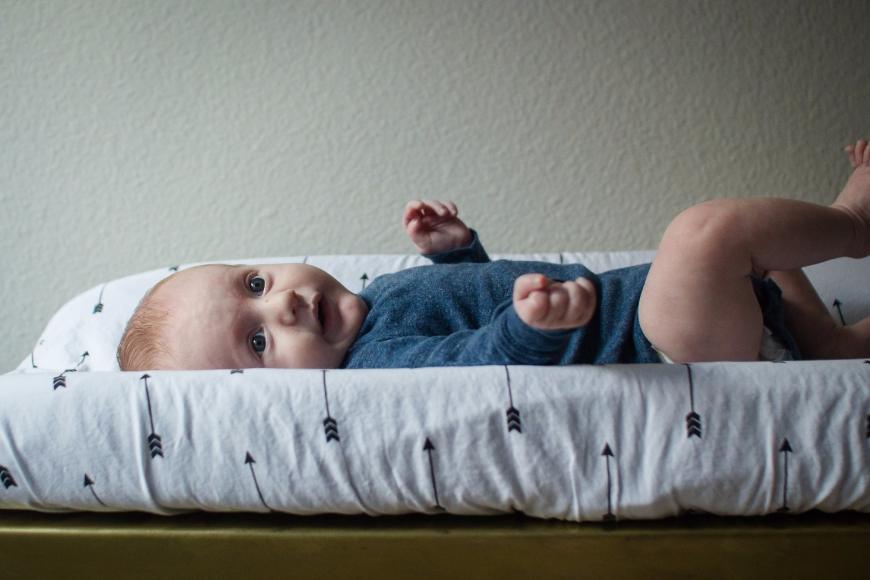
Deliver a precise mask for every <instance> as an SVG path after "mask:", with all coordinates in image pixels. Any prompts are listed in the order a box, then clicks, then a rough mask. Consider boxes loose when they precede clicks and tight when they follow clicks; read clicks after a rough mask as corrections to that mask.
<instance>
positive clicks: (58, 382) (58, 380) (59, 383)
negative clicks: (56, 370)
mask: <svg viewBox="0 0 870 580" xmlns="http://www.w3.org/2000/svg"><path fill="white" fill-rule="evenodd" d="M88 354H89V353H88V351H85V352H84V353H82V358H80V359H79V362H77V363H76V368H74V369H66V370H65V371H63V372H62V373H60V374H59V375H57V376H56V377H54V378H53V379H52V380H51V382H52V385H53V389H52V390H55V391H56V390H58V389H59V388H60V387H63V388H66V377H65V376H64V375H65V374H66V373H74V372H76V371H77V370H79V369H78V367H80V366H81V365H82V363H83V362H85V359H86V358H87V357H88Z"/></svg>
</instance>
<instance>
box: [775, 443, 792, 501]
mask: <svg viewBox="0 0 870 580" xmlns="http://www.w3.org/2000/svg"><path fill="white" fill-rule="evenodd" d="M779 452H780V453H782V454H783V463H784V464H785V467H784V470H785V477H784V478H783V481H782V506H781V507H780V508H779V509H778V510H776V511H778V512H787V511H789V509H788V454H789V453H793V451H792V448H791V445H789V443H788V438H786V439H783V440H782V445H780V447H779Z"/></svg>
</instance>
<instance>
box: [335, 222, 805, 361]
mask: <svg viewBox="0 0 870 580" xmlns="http://www.w3.org/2000/svg"><path fill="white" fill-rule="evenodd" d="M471 233H472V236H473V238H472V241H471V243H470V244H469V245H468V246H466V247H464V248H457V249H454V250H451V251H448V252H443V253H440V254H429V255H426V256H425V257H427V258H429V259H430V260H432V262H433V265H431V266H419V267H415V268H408V269H405V270H400V271H398V272H395V273H393V274H385V275H383V276H378V277H377V278H375V279H374V280H373V281H372V283H371V284H370V285H369V286H368V287H367V288H365V289H364V290H363V291H362V292H360V294H359V296H360V298H362V299H363V300H364V301H365V303H366V305H368V307H369V312H368V314H367V315H366V318H365V320H364V321H363V323H362V325H361V327H360V330H359V332H358V334H357V338H356V341H355V342H354V343H353V344H352V345H351V347H350V348H349V349H348V351H347V354H346V356H345V359H344V361H342V364H341V367H342V368H395V367H403V368H408V367H433V366H464V365H468V366H474V365H494V364H511V365H568V364H608V363H658V362H660V359H659V357H658V354H657V353H656V352H655V351H654V350H653V348H652V345H651V344H650V342H649V340H647V338H646V336H644V334H643V332H642V331H641V329H640V322H639V320H638V315H637V305H638V302H639V300H640V293H641V290H642V288H643V283H644V280H645V279H646V276H647V273H648V272H649V268H650V264H643V265H639V266H631V267H628V268H620V269H618V270H611V271H608V272H604V273H602V274H595V273H593V272H592V271H591V270H589V269H588V268H586V267H585V266H582V265H580V264H552V263H549V262H534V261H514V260H497V261H495V262H493V261H490V259H489V256H488V255H487V254H486V251H485V250H484V249H483V246H482V245H481V243H480V240H479V238H478V235H477V232H476V231H474V230H471ZM527 273H539V274H544V275H545V276H547V277H549V278H550V279H552V280H557V281H565V280H574V279H575V278H578V277H580V276H582V277H584V278H587V279H589V280H590V281H591V282H592V283H593V284H594V285H595V289H596V291H597V292H598V307H597V309H596V312H595V314H594V316H593V318H592V320H591V321H590V322H589V323H588V324H587V325H586V326H584V327H582V328H575V329H570V330H539V329H536V328H532V327H531V326H529V325H527V324H525V323H524V322H523V321H522V320H521V319H520V317H519V315H518V314H517V312H516V310H515V309H514V307H513V285H514V280H516V279H517V278H518V277H519V276H521V275H523V274H527ZM753 283H754V286H755V289H756V295H757V296H758V298H759V303H760V304H761V306H762V311H763V312H764V319H765V324H766V325H767V326H768V328H770V329H771V330H772V331H774V334H775V336H777V338H779V339H780V340H782V341H783V342H784V343H785V344H786V346H788V347H789V349H790V350H791V351H792V353H793V355H795V358H796V359H797V358H800V355H799V353H798V352H797V347H796V345H795V344H794V340H793V339H792V338H791V335H790V334H789V333H788V331H787V330H786V329H785V327H784V323H783V320H782V304H781V300H780V299H779V298H780V292H779V288H778V287H777V286H776V285H775V284H774V283H773V282H772V281H770V280H753Z"/></svg>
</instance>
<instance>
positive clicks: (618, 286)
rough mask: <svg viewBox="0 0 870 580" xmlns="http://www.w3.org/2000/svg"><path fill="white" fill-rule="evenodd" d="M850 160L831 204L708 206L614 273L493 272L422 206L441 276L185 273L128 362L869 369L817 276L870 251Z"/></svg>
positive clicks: (866, 154)
mask: <svg viewBox="0 0 870 580" xmlns="http://www.w3.org/2000/svg"><path fill="white" fill-rule="evenodd" d="M846 152H847V155H848V157H849V160H850V162H851V165H852V168H853V172H852V175H851V176H850V178H849V180H848V182H847V183H846V186H845V188H844V189H843V191H842V192H841V193H840V195H839V196H838V197H837V199H836V200H835V201H834V203H833V204H832V205H831V206H822V205H816V204H812V203H807V202H802V201H797V200H789V199H771V198H757V199H721V200H713V201H707V202H703V203H700V204H698V205H695V206H692V207H690V208H689V209H687V210H685V211H683V212H682V213H680V214H679V215H678V216H677V217H676V218H675V219H674V220H673V221H672V222H671V223H670V225H669V226H668V228H667V229H666V231H665V233H664V236H663V238H662V240H661V243H660V245H659V248H658V251H657V253H656V256H655V260H654V261H653V263H652V264H644V265H641V266H634V267H629V268H622V269H619V270H612V271H610V272H604V273H602V274H594V273H593V272H591V271H590V270H588V269H586V268H585V267H584V266H582V265H579V264H566V265H559V264H551V263H545V262H523V261H508V260H499V261H496V262H492V261H490V260H489V257H488V256H487V255H486V252H485V251H484V249H483V247H482V245H481V243H480V240H479V239H478V237H477V233H476V232H475V231H474V230H471V229H469V228H468V227H467V226H466V225H465V224H464V223H463V222H462V220H460V219H459V217H458V210H457V208H456V205H455V204H453V203H451V202H446V203H442V202H439V201H412V202H409V203H408V204H407V206H406V207H405V211H404V216H403V223H404V227H405V230H406V231H407V234H408V236H409V237H410V239H411V241H412V243H413V244H414V245H415V246H416V247H417V249H418V250H419V251H420V252H421V253H422V254H423V255H424V256H426V257H427V258H429V259H431V260H432V262H433V263H434V265H431V266H422V267H417V268H409V269H406V270H402V271H399V272H396V273H394V274H388V275H384V276H379V277H378V278H376V279H375V280H373V281H372V283H371V284H370V285H369V286H368V287H367V288H365V289H363V290H362V292H360V293H359V294H354V293H353V292H351V291H350V290H348V289H347V288H345V287H344V286H342V285H341V284H340V283H339V282H338V281H337V280H336V279H335V278H333V277H331V276H330V275H329V274H327V273H326V272H324V271H323V270H320V269H318V268H315V267H313V266H309V265H305V264H280V265H261V266H228V265H206V266H198V267H194V268H189V269H187V270H182V271H180V272H177V273H175V274H173V275H171V276H169V277H168V278H166V279H165V280H163V281H161V282H160V283H159V284H157V285H156V286H155V287H154V288H152V289H151V290H150V291H149V292H148V293H147V294H146V295H145V297H144V298H143V299H142V301H141V303H140V304H139V306H138V308H137V310H136V312H135V313H134V315H133V317H132V318H131V320H130V322H129V323H128V325H127V328H126V330H125V332H124V336H123V338H122V340H121V344H120V347H119V349H118V360H119V363H120V366H121V369H122V370H145V369H149V370H150V369H178V370H180V369H214V368H248V367H287V368H360V367H368V368H372V367H375V368H377V367H417V366H447V365H485V364H546V365H549V364H578V363H595V364H604V363H648V362H662V361H665V362H696V361H755V360H773V359H776V360H780V359H796V358H813V359H815V358H860V357H867V356H870V318H865V319H864V320H861V321H859V322H857V323H856V324H853V325H851V326H840V325H838V324H837V323H836V322H835V321H834V319H833V318H832V317H831V316H830V315H829V314H828V311H827V309H826V308H825V306H824V304H823V303H822V302H821V300H820V299H819V297H818V295H817V294H816V293H815V291H814V290H813V288H812V286H811V285H810V283H809V281H808V280H807V278H806V277H805V276H804V274H803V273H802V272H801V270H800V268H801V267H803V266H808V265H811V264H816V263H818V262H823V261H825V260H830V259H832V258H838V257H843V256H848V257H852V258H863V257H865V256H868V255H870V146H868V143H867V142H866V141H864V140H860V141H858V142H857V143H856V144H855V145H854V146H853V145H849V146H847V147H846ZM777 348H778V350H777ZM771 353H773V354H771Z"/></svg>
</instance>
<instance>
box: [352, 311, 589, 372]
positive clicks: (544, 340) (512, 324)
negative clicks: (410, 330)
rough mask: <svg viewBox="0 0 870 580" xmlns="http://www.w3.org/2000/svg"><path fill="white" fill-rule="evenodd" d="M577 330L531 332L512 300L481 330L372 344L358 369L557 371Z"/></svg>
mask: <svg viewBox="0 0 870 580" xmlns="http://www.w3.org/2000/svg"><path fill="white" fill-rule="evenodd" d="M575 330H576V329H575ZM575 330H538V329H537V328H533V327H531V326H529V325H527V324H526V323H525V322H523V321H522V319H520V317H519V315H518V314H517V312H516V310H515V309H514V307H513V304H512V302H511V301H510V300H508V301H505V302H504V303H502V304H501V305H499V307H498V308H497V309H496V312H495V313H494V314H493V317H492V320H491V321H490V323H489V324H487V325H485V326H482V327H481V328H477V329H469V330H461V331H458V332H454V333H452V334H448V335H445V336H401V337H395V338H387V339H383V340H379V341H375V342H371V343H368V344H366V345H365V346H364V347H362V348H361V349H360V351H358V352H357V353H356V357H357V358H356V361H355V362H356V364H354V366H360V367H379V368H386V367H394V368H412V367H435V366H462V365H469V366H475V365H491V364H521V365H553V364H557V363H558V362H559V360H560V359H561V357H562V355H563V353H564V351H565V348H566V346H567V344H568V341H569V339H570V337H571V333H572V332H574V331H575Z"/></svg>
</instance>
